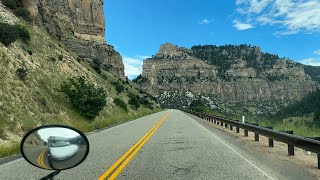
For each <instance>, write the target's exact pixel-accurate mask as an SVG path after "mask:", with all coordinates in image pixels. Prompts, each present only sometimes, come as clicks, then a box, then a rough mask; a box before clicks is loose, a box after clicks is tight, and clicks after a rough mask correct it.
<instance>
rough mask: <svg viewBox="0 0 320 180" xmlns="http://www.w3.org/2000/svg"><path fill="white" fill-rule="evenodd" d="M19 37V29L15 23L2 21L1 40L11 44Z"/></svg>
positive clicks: (6, 44) (5, 43) (0, 26)
mask: <svg viewBox="0 0 320 180" xmlns="http://www.w3.org/2000/svg"><path fill="white" fill-rule="evenodd" d="M18 38H19V34H18V31H17V30H16V29H15V27H14V26H13V25H10V24H7V23H0V41H1V42H2V43H3V44H4V45H5V46H9V45H10V44H11V43H13V42H14V41H16V40H17V39H18Z"/></svg>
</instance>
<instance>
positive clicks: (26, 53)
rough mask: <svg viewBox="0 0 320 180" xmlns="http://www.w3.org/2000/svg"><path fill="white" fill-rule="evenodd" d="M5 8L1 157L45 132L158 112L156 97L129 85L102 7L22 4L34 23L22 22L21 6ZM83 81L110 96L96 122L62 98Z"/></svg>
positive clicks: (1, 8)
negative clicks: (43, 128) (29, 134)
mask: <svg viewBox="0 0 320 180" xmlns="http://www.w3.org/2000/svg"><path fill="white" fill-rule="evenodd" d="M2 2H5V1H2V0H0V24H1V26H0V157H2V156H5V155H8V154H10V153H11V152H12V151H11V149H12V148H11V145H12V144H14V145H15V147H19V146H18V144H17V143H14V142H19V141H20V139H21V137H22V136H23V135H24V134H25V132H26V131H28V130H30V129H32V128H34V127H36V126H39V125H43V124H48V123H59V124H68V125H71V126H74V127H76V128H79V129H81V130H83V131H91V130H94V129H97V128H102V127H105V126H108V125H110V124H114V123H117V122H123V121H125V120H128V119H129V118H136V117H137V116H141V115H144V114H147V113H151V112H152V111H153V110H154V109H156V108H157V104H156V103H155V101H154V99H153V97H152V96H150V95H148V94H146V93H144V92H143V91H141V90H140V89H139V87H138V86H137V85H135V84H134V83H132V82H126V81H123V80H124V79H125V77H124V71H123V62H122V58H121V56H120V54H119V53H118V52H116V51H114V49H113V48H112V46H111V45H107V44H106V42H105V40H104V31H105V28H104V17H103V12H102V1H101V0H92V1H91V0H90V1H89V0H82V1H73V0H69V1H66V0H60V1H58V0H52V1H51V0H50V1H37V0H30V1H29V0H21V1H18V8H20V9H19V11H23V12H25V11H24V10H25V9H26V8H27V9H28V10H27V11H26V12H31V13H30V14H31V15H32V16H31V17H32V18H31V20H30V21H26V20H24V19H23V18H21V17H20V16H19V17H18V15H17V14H18V13H17V9H18V8H17V9H16V6H10V8H9V7H8V6H9V5H8V4H7V5H6V6H5V5H4V4H3V3H2ZM6 2H15V1H14V0H11V1H10V0H7V1H6ZM27 14H28V13H27ZM24 15H26V14H24ZM23 17H27V16H23ZM26 19H29V18H26ZM19 37H20V38H19ZM80 76H81V77H84V79H85V82H86V83H87V84H90V86H88V88H87V89H89V90H92V89H93V90H95V89H94V88H97V87H99V91H104V92H105V94H106V98H105V99H101V101H99V102H102V103H101V104H102V105H104V103H105V105H104V106H103V107H102V110H101V111H100V112H99V113H98V115H97V116H96V117H94V118H91V119H88V118H86V117H85V116H83V114H86V112H82V113H81V111H80V110H81V108H82V110H83V109H84V108H85V106H83V107H80V108H79V107H78V109H77V108H75V107H76V106H77V104H74V102H73V101H72V99H71V98H70V96H69V97H68V96H67V95H66V94H64V93H62V92H61V87H62V84H63V83H64V82H69V83H70V82H71V81H68V80H69V79H73V80H74V79H76V78H78V77H80ZM90 88H91V89H90ZM65 89H66V88H65ZM65 92H67V90H65ZM92 92H94V91H92ZM80 93H82V92H80ZM100 97H101V96H99V98H100ZM85 98H86V97H83V99H84V100H85ZM93 100H97V98H95V97H93V99H92V101H93ZM79 109H80V110H79ZM17 149H18V148H17Z"/></svg>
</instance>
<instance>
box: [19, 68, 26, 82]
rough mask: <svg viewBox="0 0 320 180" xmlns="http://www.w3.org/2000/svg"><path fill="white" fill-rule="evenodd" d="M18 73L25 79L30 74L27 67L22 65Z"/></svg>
mask: <svg viewBox="0 0 320 180" xmlns="http://www.w3.org/2000/svg"><path fill="white" fill-rule="evenodd" d="M16 73H17V75H18V76H19V78H20V79H21V80H23V81H24V80H26V78H27V76H28V69H27V68H25V67H20V68H18V69H17V71H16Z"/></svg>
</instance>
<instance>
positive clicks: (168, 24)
mask: <svg viewBox="0 0 320 180" xmlns="http://www.w3.org/2000/svg"><path fill="white" fill-rule="evenodd" d="M104 12H105V16H106V26H107V27H106V39H107V43H108V44H111V45H113V46H114V47H115V49H116V50H117V51H119V52H120V53H121V55H122V56H123V59H124V64H125V72H126V75H128V76H129V77H130V78H133V77H135V76H137V75H138V74H140V73H141V71H142V63H143V60H144V59H145V58H147V57H150V56H152V55H154V54H156V53H157V51H158V50H159V47H160V45H161V44H164V43H167V42H169V43H173V44H176V45H178V46H180V47H187V48H191V47H192V46H193V45H206V44H214V45H224V44H251V45H256V46H260V47H261V48H262V50H263V51H265V52H270V53H275V54H278V55H279V56H281V57H287V58H290V59H292V60H294V61H299V62H302V63H304V64H310V65H320V0H223V1H221V0H201V1H200V0H197V1H196V0H161V1H150V0H135V1H132V0H105V1H104Z"/></svg>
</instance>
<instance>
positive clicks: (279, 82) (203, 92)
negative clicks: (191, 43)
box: [140, 44, 317, 114]
mask: <svg viewBox="0 0 320 180" xmlns="http://www.w3.org/2000/svg"><path fill="white" fill-rule="evenodd" d="M236 48H238V47H237V46H235V47H234V48H233V49H236ZM244 49H246V48H243V49H242V52H241V53H240V54H242V55H241V56H240V55H238V56H237V55H234V54H231V50H229V51H228V50H225V49H223V50H221V53H222V54H224V56H226V57H227V59H226V60H225V61H223V62H224V63H225V64H219V63H215V62H216V59H217V57H224V56H222V55H220V54H219V53H218V55H217V57H211V58H206V59H202V58H201V57H206V56H200V55H198V54H196V52H195V51H194V50H192V49H186V48H179V47H177V46H175V45H172V44H164V45H162V46H161V47H160V50H159V52H158V53H157V54H156V55H155V56H153V57H152V58H149V59H147V60H145V61H144V64H143V73H142V78H143V80H144V81H143V82H142V81H141V82H140V84H141V88H143V89H144V90H145V91H147V92H149V93H151V94H153V95H155V96H156V97H157V98H158V99H159V101H160V104H161V105H162V106H164V107H170V108H181V107H184V106H188V105H189V104H190V103H191V102H192V101H193V100H197V99H202V100H203V101H205V102H206V104H207V105H208V106H209V107H211V108H219V109H220V110H225V111H232V110H234V109H237V110H239V109H241V111H250V112H251V113H253V114H261V113H272V112H276V111H277V110H279V108H281V107H282V106H285V105H287V104H288V103H291V102H294V101H297V100H300V99H301V98H302V97H304V96H305V95H307V94H308V93H309V92H313V91H315V90H316V88H317V83H316V82H314V81H312V80H311V77H310V76H309V75H308V74H306V73H305V72H304V68H303V65H301V64H298V63H295V62H293V61H291V60H287V59H275V60H273V61H272V63H267V62H269V60H268V59H266V60H263V58H265V57H267V58H268V57H269V55H270V54H264V53H262V52H261V50H260V48H256V47H255V48H251V47H250V48H249V50H248V52H249V51H250V53H251V52H253V56H252V57H255V58H256V59H253V60H252V61H251V60H250V61H249V60H246V58H245V57H246V56H245V54H246V51H245V50H244ZM247 49H248V48H247ZM250 49H251V50H250ZM239 51H241V50H239ZM273 57H277V56H274V55H273V56H270V58H271V59H272V58H273ZM252 62H255V63H252ZM270 62H271V61H270Z"/></svg>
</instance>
